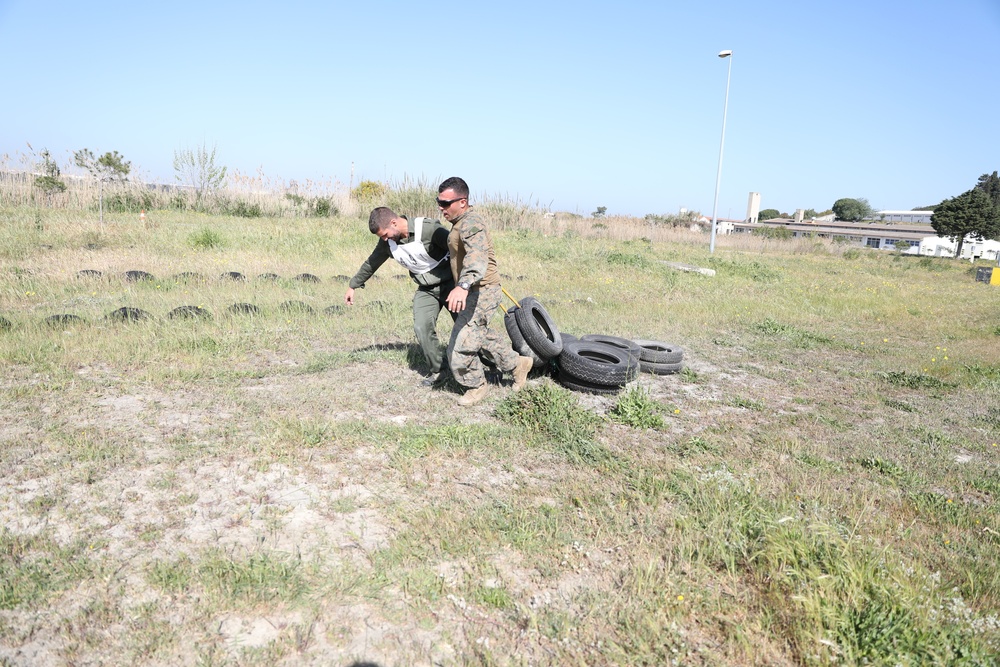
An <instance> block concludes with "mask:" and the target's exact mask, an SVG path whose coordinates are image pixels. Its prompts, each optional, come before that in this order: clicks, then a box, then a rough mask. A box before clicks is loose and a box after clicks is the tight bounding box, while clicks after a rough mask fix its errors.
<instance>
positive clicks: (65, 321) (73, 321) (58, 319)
mask: <svg viewBox="0 0 1000 667" xmlns="http://www.w3.org/2000/svg"><path fill="white" fill-rule="evenodd" d="M43 322H45V324H47V325H49V326H50V327H64V326H73V325H79V324H86V323H87V320H85V319H83V318H82V317H80V316H79V315H72V314H69V313H60V314H58V315H49V316H48V317H46V318H45V319H44V320H43Z"/></svg>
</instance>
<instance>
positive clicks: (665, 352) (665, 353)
mask: <svg viewBox="0 0 1000 667" xmlns="http://www.w3.org/2000/svg"><path fill="white" fill-rule="evenodd" d="M632 342H633V343H635V344H636V345H638V346H639V350H640V356H639V359H641V360H642V361H645V362H647V363H651V364H679V363H680V362H681V359H683V358H684V349H683V348H682V347H681V346H680V345H672V344H670V343H664V342H661V341H658V340H639V339H636V340H634V341H632Z"/></svg>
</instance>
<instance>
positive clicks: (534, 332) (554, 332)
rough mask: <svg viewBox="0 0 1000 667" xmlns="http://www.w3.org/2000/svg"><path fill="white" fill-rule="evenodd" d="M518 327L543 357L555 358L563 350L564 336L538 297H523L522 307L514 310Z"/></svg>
mask: <svg viewBox="0 0 1000 667" xmlns="http://www.w3.org/2000/svg"><path fill="white" fill-rule="evenodd" d="M514 319H515V320H517V328H518V329H520V331H521V335H522V336H523V337H524V341H525V342H526V343H527V344H528V345H529V346H531V349H532V350H534V351H535V352H536V353H537V354H538V356H539V357H541V358H542V359H553V358H555V357H558V356H559V353H560V352H562V349H563V342H562V336H560V335H559V328H558V327H556V323H555V322H553V321H552V318H551V317H549V314H548V312H546V310H545V308H544V307H542V304H540V303H539V302H538V300H537V299H535V298H534V297H531V296H526V297H524V298H523V299H521V307H520V308H518V309H516V310H515V311H514Z"/></svg>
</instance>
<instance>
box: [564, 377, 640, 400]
mask: <svg viewBox="0 0 1000 667" xmlns="http://www.w3.org/2000/svg"><path fill="white" fill-rule="evenodd" d="M556 382H558V383H559V384H561V385H562V386H564V387H566V388H567V389H569V390H571V391H579V392H582V393H584V394H600V395H604V396H610V395H613V394H619V393H621V391H622V389H624V388H625V387H624V386H621V387H618V386H610V385H606V384H591V383H589V382H584V381H583V380H578V379H576V378H574V377H571V376H568V375H566V374H565V373H559V375H557V376H556Z"/></svg>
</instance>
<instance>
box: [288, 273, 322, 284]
mask: <svg viewBox="0 0 1000 667" xmlns="http://www.w3.org/2000/svg"><path fill="white" fill-rule="evenodd" d="M292 280H298V281H301V282H304V283H318V282H322V281H321V280H320V278H319V276H316V275H313V274H311V273H300V274H299V275H297V276H295V277H294V278H292Z"/></svg>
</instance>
